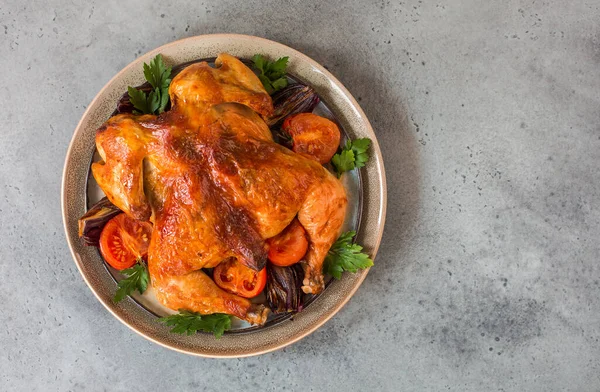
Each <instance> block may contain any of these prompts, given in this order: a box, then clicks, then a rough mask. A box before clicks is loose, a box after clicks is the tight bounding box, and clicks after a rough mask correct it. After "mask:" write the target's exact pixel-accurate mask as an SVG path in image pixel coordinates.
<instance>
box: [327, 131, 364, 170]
mask: <svg viewBox="0 0 600 392" xmlns="http://www.w3.org/2000/svg"><path fill="white" fill-rule="evenodd" d="M370 146H371V139H369V138H366V137H365V138H361V139H356V140H348V141H347V142H346V145H345V146H344V148H343V149H342V152H340V153H339V154H335V155H334V156H333V157H332V158H331V163H332V164H333V166H334V167H335V171H336V172H337V175H338V177H340V176H341V175H342V173H344V172H347V171H350V170H352V169H358V168H361V167H364V166H365V163H366V162H367V161H368V160H369V154H367V150H368V149H369V147H370Z"/></svg>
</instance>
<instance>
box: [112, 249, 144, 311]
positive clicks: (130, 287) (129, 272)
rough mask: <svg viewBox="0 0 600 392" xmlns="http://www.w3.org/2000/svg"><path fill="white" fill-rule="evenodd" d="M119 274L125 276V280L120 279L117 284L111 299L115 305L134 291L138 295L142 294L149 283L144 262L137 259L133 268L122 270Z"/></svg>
mask: <svg viewBox="0 0 600 392" xmlns="http://www.w3.org/2000/svg"><path fill="white" fill-rule="evenodd" d="M121 274H122V275H125V276H126V278H125V279H121V281H119V283H118V284H117V292H116V293H115V297H114V298H113V301H114V302H115V303H118V302H121V301H122V300H123V299H124V298H125V297H127V296H128V295H130V294H131V293H133V292H134V291H136V290H137V291H138V292H139V293H140V294H144V291H146V289H147V288H148V283H149V282H150V275H149V274H148V268H147V267H146V263H144V260H142V259H141V258H139V259H138V260H137V262H136V263H135V265H134V266H133V267H131V268H127V269H124V270H123V271H121Z"/></svg>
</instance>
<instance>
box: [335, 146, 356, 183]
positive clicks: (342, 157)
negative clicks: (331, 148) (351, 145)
mask: <svg viewBox="0 0 600 392" xmlns="http://www.w3.org/2000/svg"><path fill="white" fill-rule="evenodd" d="M354 161H355V158H354V151H352V149H349V150H346V149H345V147H344V149H343V150H342V152H341V153H339V154H335V155H334V156H333V157H332V158H331V163H332V164H333V166H334V167H335V171H336V172H337V173H338V177H339V176H341V175H342V173H343V172H346V171H349V170H352V169H354V167H355V165H354Z"/></svg>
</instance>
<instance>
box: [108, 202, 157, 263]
mask: <svg viewBox="0 0 600 392" xmlns="http://www.w3.org/2000/svg"><path fill="white" fill-rule="evenodd" d="M151 235H152V224H150V223H148V222H142V221H138V220H135V219H133V218H130V217H129V216H127V214H119V215H117V216H115V217H114V218H112V219H111V220H109V221H108V223H107V224H106V225H105V226H104V229H102V234H100V253H102V257H104V260H105V261H106V262H107V263H108V264H109V265H110V266H111V267H113V268H115V269H118V270H124V269H125V268H129V267H131V266H133V265H134V264H135V262H136V260H137V259H138V258H140V257H141V258H145V257H146V256H147V255H148V246H149V245H150V236H151Z"/></svg>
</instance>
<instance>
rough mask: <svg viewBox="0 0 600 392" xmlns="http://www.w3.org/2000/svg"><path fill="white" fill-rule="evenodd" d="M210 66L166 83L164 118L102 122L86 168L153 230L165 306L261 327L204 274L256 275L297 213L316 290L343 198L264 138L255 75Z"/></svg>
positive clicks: (157, 284) (231, 63) (242, 303)
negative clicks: (213, 270) (235, 264)
mask: <svg viewBox="0 0 600 392" xmlns="http://www.w3.org/2000/svg"><path fill="white" fill-rule="evenodd" d="M216 64H217V65H220V68H212V67H210V66H208V64H206V63H200V64H194V65H191V66H189V67H187V68H186V69H184V70H183V71H182V72H181V73H180V74H179V75H178V76H177V77H175V78H174V80H173V82H172V84H171V87H170V95H171V99H172V103H173V108H172V110H170V111H169V112H166V113H163V114H161V115H159V116H151V115H144V116H135V115H118V116H115V117H113V118H111V119H110V120H108V121H107V123H106V124H105V125H104V126H103V127H101V128H100V129H99V130H98V132H97V134H96V145H97V148H98V151H99V152H100V155H101V157H102V159H103V162H100V163H95V164H93V165H92V172H93V174H94V177H95V178H96V180H97V182H98V184H99V185H100V187H101V188H102V190H103V191H104V192H105V193H106V194H107V196H108V197H109V199H110V200H111V201H112V202H113V203H114V204H115V205H117V206H118V207H119V208H121V209H122V210H123V211H124V212H126V213H127V214H129V215H131V216H132V217H134V218H136V219H142V220H150V221H152V222H153V223H154V229H153V233H152V241H151V244H150V249H149V260H148V264H149V271H150V276H151V279H152V284H153V286H154V288H155V289H156V292H157V297H158V299H159V300H160V301H161V302H162V303H163V304H164V305H165V306H167V307H169V308H172V309H188V310H192V311H196V312H200V313H202V314H209V313H228V314H232V315H235V316H237V317H240V318H242V319H245V320H247V321H249V322H251V323H255V324H262V323H264V322H265V320H266V315H267V310H266V309H265V308H264V307H263V306H258V305H253V304H251V303H250V302H249V301H248V300H246V299H243V298H240V297H237V296H235V295H232V294H229V293H226V292H225V291H223V290H221V289H220V288H219V287H217V286H216V285H215V283H214V282H213V281H212V280H211V279H210V278H209V277H208V276H206V275H205V274H204V272H202V271H201V269H202V268H210V267H214V266H216V265H217V264H219V263H220V262H221V261H223V260H225V259H228V258H230V257H235V258H237V259H238V260H239V261H240V262H242V263H243V264H245V265H246V266H248V267H250V268H253V269H255V270H260V269H262V268H264V266H265V264H266V261H267V257H266V256H267V251H268V249H267V245H266V242H265V240H266V239H268V238H270V237H273V236H275V235H277V234H278V233H280V232H281V231H282V230H283V229H284V228H285V227H286V226H287V225H288V224H289V223H290V222H291V221H292V219H293V218H294V217H295V216H296V215H298V218H299V220H300V222H301V223H302V225H303V226H304V227H305V228H306V230H307V233H308V235H309V240H310V247H309V251H308V253H307V255H306V257H305V258H306V260H305V261H304V262H303V264H304V270H305V279H304V286H303V290H304V291H305V292H307V293H319V292H320V291H321V290H322V289H323V274H322V264H323V260H324V258H325V255H326V253H327V251H328V249H329V248H330V247H331V245H332V244H333V242H334V241H335V240H336V238H337V237H338V235H339V233H340V229H341V226H342V223H343V220H344V216H345V211H346V204H347V199H346V194H345V191H344V188H343V186H342V185H341V183H340V181H339V180H338V179H337V178H335V177H334V176H333V175H331V174H330V173H329V172H328V171H327V170H326V169H325V168H323V167H322V166H321V165H320V164H319V163H317V162H315V161H312V160H309V159H307V158H304V157H302V156H300V155H298V154H296V153H294V152H292V151H290V150H288V149H287V148H285V147H283V146H281V145H279V144H277V143H275V142H274V141H273V139H272V136H271V133H270V131H269V128H268V127H267V125H266V124H265V122H264V121H263V119H262V118H261V116H260V115H263V116H267V115H269V114H270V113H271V112H272V110H273V108H272V103H271V99H270V97H269V95H268V94H267V93H266V92H265V91H264V89H263V87H262V85H261V84H260V81H259V80H258V78H257V77H256V76H255V75H254V74H253V73H252V71H250V70H249V69H248V68H247V67H246V66H244V65H243V63H241V62H240V61H239V60H237V59H235V58H234V57H232V56H229V55H224V54H222V55H220V56H219V57H218V58H217V61H216ZM257 113H258V114H257ZM259 114H260V115H259Z"/></svg>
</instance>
